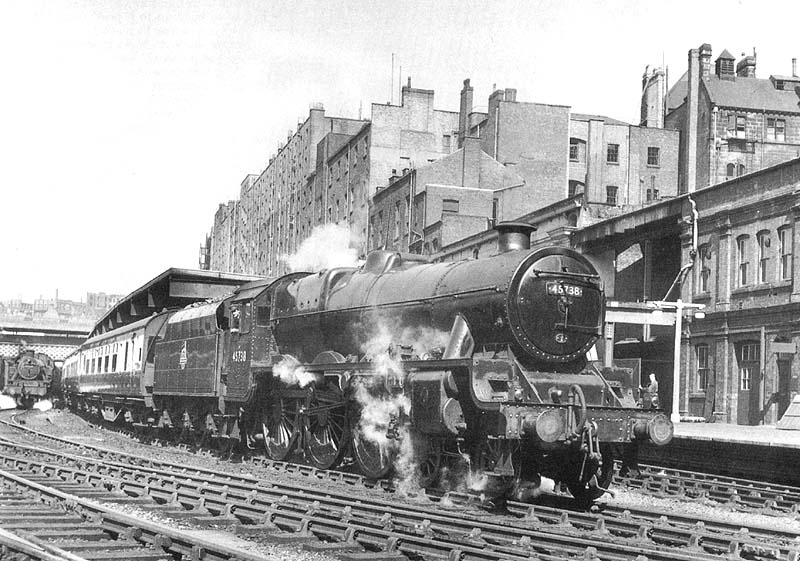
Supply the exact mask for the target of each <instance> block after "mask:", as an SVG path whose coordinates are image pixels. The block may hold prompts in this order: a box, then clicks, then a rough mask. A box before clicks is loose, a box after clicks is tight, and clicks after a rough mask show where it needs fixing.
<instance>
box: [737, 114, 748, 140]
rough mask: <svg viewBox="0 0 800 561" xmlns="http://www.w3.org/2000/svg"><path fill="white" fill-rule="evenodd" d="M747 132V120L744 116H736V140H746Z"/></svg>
mask: <svg viewBox="0 0 800 561" xmlns="http://www.w3.org/2000/svg"><path fill="white" fill-rule="evenodd" d="M746 130H747V118H746V117H745V116H744V115H736V138H744V137H745V136H746V135H745V131H746Z"/></svg>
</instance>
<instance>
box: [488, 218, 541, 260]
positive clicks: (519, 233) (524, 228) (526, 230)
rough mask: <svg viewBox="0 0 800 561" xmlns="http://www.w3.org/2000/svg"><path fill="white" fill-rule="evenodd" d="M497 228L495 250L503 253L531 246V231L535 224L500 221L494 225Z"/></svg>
mask: <svg viewBox="0 0 800 561" xmlns="http://www.w3.org/2000/svg"><path fill="white" fill-rule="evenodd" d="M494 229H495V230H497V235H498V236H497V252H498V253H505V252H506V251H514V250H517V249H530V248H531V233H533V232H535V231H536V226H531V225H530V224H526V223H524V222H501V223H500V224H498V225H497V226H495V227H494Z"/></svg>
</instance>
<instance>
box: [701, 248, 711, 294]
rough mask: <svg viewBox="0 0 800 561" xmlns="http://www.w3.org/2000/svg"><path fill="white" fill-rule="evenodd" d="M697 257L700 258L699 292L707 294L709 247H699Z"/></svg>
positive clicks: (709, 265) (709, 274)
mask: <svg viewBox="0 0 800 561" xmlns="http://www.w3.org/2000/svg"><path fill="white" fill-rule="evenodd" d="M698 255H699V257H700V282H699V285H700V286H699V288H700V292H708V291H709V288H708V287H709V280H710V279H711V246H708V245H703V246H700V248H699V250H698Z"/></svg>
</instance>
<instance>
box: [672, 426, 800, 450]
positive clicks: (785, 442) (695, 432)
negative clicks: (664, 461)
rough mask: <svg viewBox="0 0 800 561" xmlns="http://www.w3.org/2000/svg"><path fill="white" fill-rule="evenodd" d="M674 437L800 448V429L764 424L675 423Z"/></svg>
mask: <svg viewBox="0 0 800 561" xmlns="http://www.w3.org/2000/svg"><path fill="white" fill-rule="evenodd" d="M675 438H691V439H694V440H710V441H712V442H730V443H739V444H751V445H754V446H781V447H786V448H800V431H796V430H780V429H778V428H776V427H774V426H765V425H757V426H749V425H731V424H727V423H677V424H676V425H675Z"/></svg>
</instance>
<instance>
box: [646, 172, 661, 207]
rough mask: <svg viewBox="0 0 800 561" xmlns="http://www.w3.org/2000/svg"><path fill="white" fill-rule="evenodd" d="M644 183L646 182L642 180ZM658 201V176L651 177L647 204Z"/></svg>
mask: <svg viewBox="0 0 800 561" xmlns="http://www.w3.org/2000/svg"><path fill="white" fill-rule="evenodd" d="M642 181H644V180H642ZM657 200H658V189H656V176H655V175H651V176H650V187H649V188H648V189H647V202H650V201H657Z"/></svg>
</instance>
